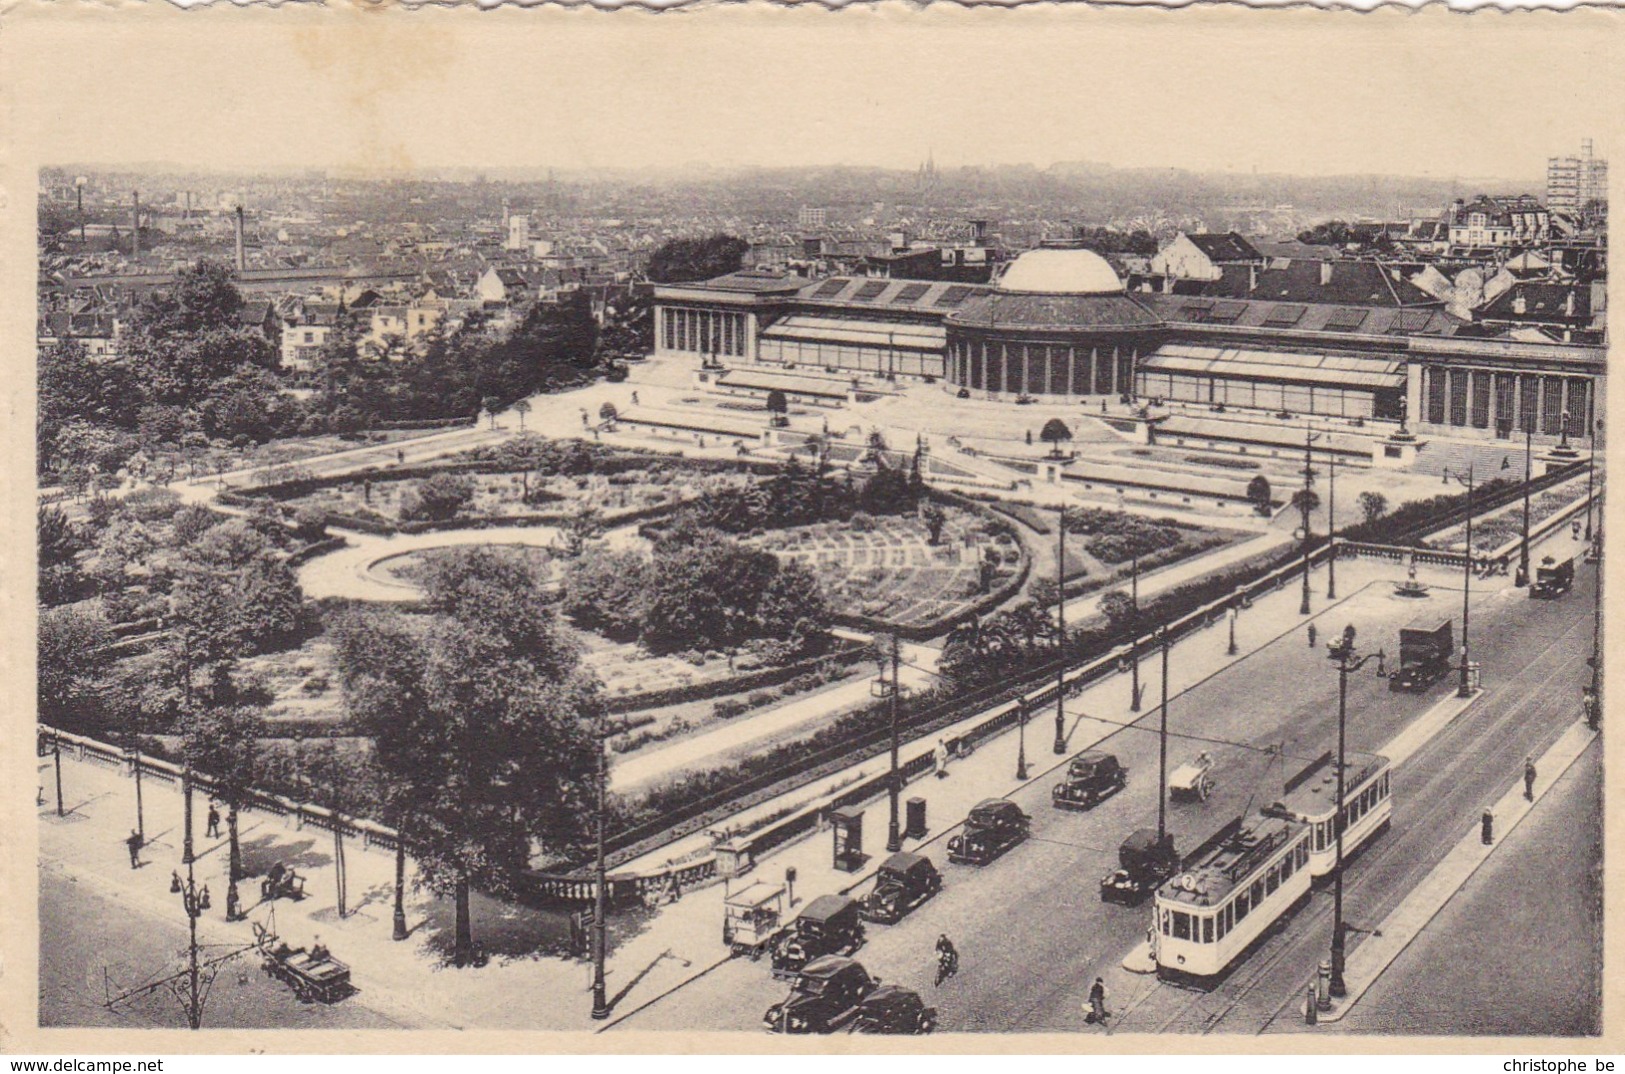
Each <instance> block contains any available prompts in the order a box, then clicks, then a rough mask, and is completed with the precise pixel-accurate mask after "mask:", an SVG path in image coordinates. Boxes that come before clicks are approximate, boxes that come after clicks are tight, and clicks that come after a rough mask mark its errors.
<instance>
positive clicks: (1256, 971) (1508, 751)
mask: <svg viewBox="0 0 1625 1074" xmlns="http://www.w3.org/2000/svg"><path fill="white" fill-rule="evenodd" d="M1584 625H1585V623H1584V621H1583V620H1575V621H1573V622H1571V623H1570V624H1569V625H1568V626H1567V627H1566V628H1565V629H1563V630H1562V631H1561V632H1559V633H1557V634H1556V635H1554V636H1552V637H1551V640H1550V641H1548V642H1547V644H1546V645H1545V646H1544V647H1543V648H1542V649H1541V650H1540V651H1539V652H1538V653H1536V654H1535V655H1534V656H1532V657H1531V658H1530V659H1528V660H1527V661H1526V662H1525V663H1524V666H1523V668H1522V669H1521V670H1520V671H1519V672H1518V673H1516V674H1515V675H1514V676H1513V677H1512V678H1511V679H1510V680H1508V681H1507V682H1506V684H1505V685H1504V686H1503V687H1502V688H1501V691H1500V692H1501V694H1502V696H1510V695H1511V694H1513V693H1516V694H1517V695H1518V696H1517V699H1516V700H1515V701H1513V702H1511V703H1510V705H1509V706H1508V707H1506V708H1505V709H1504V710H1502V711H1499V712H1496V713H1495V722H1494V724H1493V726H1491V727H1488V728H1484V729H1481V730H1479V731H1477V732H1476V737H1475V742H1474V743H1473V745H1475V746H1477V745H1479V744H1481V743H1482V741H1483V740H1485V739H1486V738H1487V739H1488V740H1489V741H1490V743H1491V749H1492V751H1493V757H1492V758H1491V760H1492V761H1493V768H1492V769H1491V770H1492V771H1499V772H1505V773H1508V776H1507V778H1508V779H1509V780H1510V779H1511V778H1512V775H1511V773H1514V772H1515V771H1519V770H1521V765H1516V764H1515V763H1514V761H1515V758H1516V756H1517V755H1518V754H1520V753H1523V754H1525V755H1528V754H1538V753H1541V752H1544V747H1545V746H1548V745H1550V743H1551V741H1555V739H1556V737H1557V736H1558V735H1560V734H1562V728H1558V729H1556V730H1554V731H1549V732H1548V733H1547V734H1545V735H1543V736H1542V738H1541V742H1540V745H1537V746H1531V745H1530V744H1529V743H1527V742H1525V741H1523V740H1521V739H1520V738H1518V736H1516V735H1513V734H1506V733H1499V732H1503V731H1505V730H1506V729H1507V728H1508V727H1515V726H1519V725H1522V724H1523V723H1524V722H1525V717H1526V716H1527V715H1528V714H1529V713H1530V712H1531V710H1533V709H1535V708H1537V707H1538V706H1541V705H1543V704H1547V703H1549V702H1550V699H1551V697H1552V696H1553V694H1552V691H1551V689H1550V687H1551V684H1552V683H1553V681H1554V680H1556V679H1558V678H1560V677H1562V676H1564V675H1572V674H1573V673H1574V671H1575V668H1576V665H1577V664H1581V663H1583V656H1581V655H1580V654H1579V653H1578V652H1576V653H1575V654H1574V655H1572V656H1570V657H1568V658H1565V659H1559V660H1558V662H1557V663H1556V665H1555V666H1552V667H1549V668H1547V667H1546V666H1545V664H1544V661H1545V659H1546V658H1547V657H1548V656H1549V654H1550V653H1551V652H1552V650H1553V649H1555V648H1557V647H1558V646H1560V645H1562V644H1564V643H1566V642H1570V641H1572V636H1573V635H1574V634H1575V632H1576V631H1577V630H1578V629H1579V628H1581V627H1583V626H1584ZM1537 669H1538V670H1539V672H1540V673H1539V674H1538V677H1536V678H1534V679H1533V681H1531V673H1532V672H1535V671H1536V670H1537ZM1485 700H1486V701H1493V700H1494V699H1493V698H1486V699H1485ZM1492 707H1493V706H1486V708H1492ZM1474 711H1475V710H1474V709H1468V710H1467V712H1468V713H1472V712H1474ZM1476 711H1478V712H1479V713H1482V712H1484V711H1485V708H1480V709H1477V710H1476ZM1467 726H1470V725H1468V724H1456V723H1454V722H1453V723H1452V724H1451V725H1448V726H1446V727H1445V728H1442V729H1441V730H1440V732H1439V734H1438V735H1435V736H1434V738H1433V739H1431V740H1430V741H1429V742H1428V743H1427V745H1425V746H1424V747H1422V749H1421V750H1418V751H1417V755H1422V754H1427V753H1430V752H1432V751H1433V750H1435V749H1443V744H1445V743H1447V742H1448V740H1449V738H1450V737H1451V736H1452V734H1453V733H1454V735H1456V736H1457V737H1459V736H1460V735H1461V734H1463V733H1464V732H1463V731H1461V730H1459V728H1464V727H1467ZM1417 755H1413V758H1412V760H1411V761H1409V762H1407V764H1406V765H1405V766H1404V769H1403V770H1396V773H1395V779H1396V781H1397V780H1400V779H1403V780H1406V781H1407V782H1408V781H1409V780H1411V779H1413V778H1416V779H1421V780H1422V783H1421V785H1420V787H1418V788H1416V793H1412V794H1408V795H1407V796H1406V797H1407V798H1408V799H1409V800H1411V801H1422V800H1432V796H1433V795H1437V796H1439V798H1440V800H1439V801H1437V802H1435V803H1434V804H1433V805H1432V807H1431V808H1430V810H1429V812H1430V813H1437V812H1439V811H1440V810H1443V811H1444V812H1446V813H1447V814H1448V815H1451V816H1454V815H1457V814H1458V813H1460V808H1459V806H1460V799H1463V798H1466V797H1467V796H1468V795H1471V796H1472V797H1473V798H1474V800H1476V799H1477V798H1478V797H1481V795H1480V793H1479V792H1478V790H1477V787H1476V786H1475V785H1473V784H1472V783H1470V782H1467V781H1464V780H1463V778H1462V777H1463V775H1482V774H1483V772H1484V770H1485V768H1486V762H1485V759H1484V757H1483V753H1482V751H1481V750H1478V749H1473V750H1463V751H1457V752H1455V753H1452V754H1450V755H1448V757H1447V758H1446V760H1445V762H1444V763H1443V764H1442V765H1439V766H1436V767H1434V768H1427V767H1425V766H1422V765H1418V764H1416V763H1415V758H1416V756H1417ZM1442 783H1444V784H1449V785H1453V788H1454V789H1450V787H1446V788H1445V789H1443V790H1441V789H1440V788H1441V784H1442ZM1463 815H1464V816H1467V815H1470V814H1463ZM1391 829H1392V824H1391V822H1390V831H1389V832H1387V833H1385V834H1387V835H1388V836H1389V838H1381V837H1379V838H1378V839H1377V840H1376V841H1375V842H1370V841H1368V842H1367V843H1365V844H1364V845H1363V846H1362V847H1361V848H1360V855H1359V858H1358V859H1357V864H1359V865H1360V866H1362V868H1360V869H1359V871H1358V873H1357V874H1355V875H1354V877H1353V879H1352V880H1351V878H1350V877H1349V876H1348V875H1345V877H1344V884H1345V899H1346V900H1347V899H1349V898H1351V897H1354V896H1357V895H1360V894H1364V893H1366V892H1368V891H1369V890H1371V888H1372V886H1373V885H1374V884H1377V885H1379V886H1380V887H1381V888H1383V889H1385V890H1389V891H1396V892H1400V893H1401V894H1400V895H1399V896H1398V898H1396V899H1393V900H1391V902H1392V905H1397V904H1398V902H1399V901H1400V899H1403V897H1404V896H1403V893H1404V892H1409V891H1410V890H1412V889H1413V888H1414V887H1415V886H1416V882H1417V881H1418V880H1419V879H1420V876H1422V875H1425V874H1426V872H1427V871H1428V870H1430V869H1432V868H1433V867H1434V866H1435V865H1436V864H1437V857H1436V856H1433V855H1432V854H1430V855H1429V858H1428V861H1427V862H1426V864H1425V865H1423V864H1422V863H1421V862H1420V860H1419V859H1417V858H1415V857H1413V858H1412V859H1411V860H1410V861H1409V862H1407V861H1406V859H1405V858H1404V857H1403V855H1402V851H1408V850H1410V849H1411V848H1410V845H1409V844H1408V843H1406V842H1405V841H1404V840H1403V839H1397V838H1392V835H1393V833H1392V830H1391ZM1462 830H1465V828H1463V829H1462ZM1458 837H1459V836H1458ZM1449 845H1451V844H1449V843H1446V844H1444V846H1445V848H1446V853H1448V846H1449ZM1406 865H1408V866H1409V868H1404V867H1405V866H1406ZM1385 866H1387V867H1389V868H1390V869H1394V867H1396V866H1397V867H1400V868H1402V869H1403V872H1404V874H1405V875H1404V877H1403V879H1402V880H1401V879H1400V878H1397V877H1396V878H1395V880H1399V882H1398V883H1393V882H1390V883H1387V884H1382V883H1381V876H1380V874H1381V873H1382V872H1383V870H1384V867H1385ZM1394 871H1398V869H1394ZM1325 893H1326V892H1325V890H1321V891H1314V890H1312V891H1311V892H1310V894H1309V895H1308V896H1307V897H1306V902H1305V903H1304V904H1300V905H1299V906H1298V907H1297V908H1296V909H1295V910H1294V911H1293V912H1292V913H1291V914H1290V915H1288V916H1285V917H1284V918H1283V919H1282V920H1281V921H1280V922H1278V923H1276V924H1275V925H1272V926H1271V928H1272V929H1273V930H1275V932H1274V934H1273V935H1272V936H1271V937H1270V939H1269V940H1267V941H1266V942H1265V944H1264V945H1262V946H1261V947H1260V949H1259V950H1257V951H1255V952H1254V954H1253V956H1252V957H1250V958H1248V959H1247V960H1246V962H1245V963H1244V965H1242V966H1240V967H1237V969H1236V970H1235V971H1233V972H1232V973H1231V975H1230V976H1229V977H1227V978H1226V979H1225V981H1224V982H1223V983H1222V984H1220V985H1219V986H1217V987H1216V988H1215V989H1213V990H1212V991H1209V992H1202V991H1199V990H1191V989H1186V990H1184V991H1187V992H1192V993H1193V994H1192V995H1191V996H1190V998H1189V999H1187V1000H1186V1001H1185V1002H1183V1003H1181V1004H1179V1005H1178V1006H1177V1008H1176V1009H1175V1010H1174V1011H1172V1012H1170V1013H1169V1015H1168V1016H1167V1017H1166V1018H1163V1019H1161V1020H1159V1021H1158V1022H1157V1023H1156V1024H1155V1026H1154V1028H1151V1027H1147V1028H1138V1027H1137V1028H1135V1029H1134V1030H1133V1031H1134V1032H1150V1033H1158V1034H1160V1033H1166V1032H1169V1031H1170V1030H1172V1029H1173V1027H1174V1026H1176V1025H1178V1024H1180V1023H1181V1022H1187V1023H1188V1022H1190V1021H1191V1015H1192V1014H1193V1013H1194V1012H1202V1014H1203V1016H1202V1017H1201V1018H1200V1021H1199V1025H1198V1026H1197V1027H1195V1028H1196V1031H1198V1032H1201V1033H1203V1034H1208V1033H1212V1032H1215V1031H1218V1030H1219V1029H1220V1026H1221V1024H1222V1023H1224V1022H1225V1020H1226V1019H1228V1018H1230V1016H1231V1015H1233V1014H1234V1013H1235V1012H1236V1010H1237V1009H1238V1008H1240V1007H1242V1005H1243V1004H1246V1003H1249V1002H1250V1001H1252V1000H1253V999H1255V998H1256V997H1255V995H1254V992H1255V991H1256V990H1258V989H1259V988H1260V986H1262V985H1263V984H1264V982H1265V980H1266V979H1267V978H1268V977H1269V976H1270V975H1271V973H1272V972H1273V971H1275V970H1276V969H1278V968H1279V967H1280V965H1281V964H1282V962H1283V961H1284V960H1285V959H1286V958H1287V957H1288V956H1289V955H1298V956H1300V957H1301V956H1302V955H1303V953H1304V952H1305V951H1306V950H1307V949H1309V948H1310V947H1311V946H1312V944H1311V942H1310V940H1309V937H1310V935H1312V934H1313V933H1314V932H1315V931H1316V930H1315V926H1317V925H1320V926H1325V925H1326V924H1327V921H1328V919H1329V918H1330V916H1331V914H1332V908H1331V906H1330V905H1329V900H1324V899H1322V900H1317V894H1325ZM1317 901H1318V902H1319V905H1318V906H1317V905H1316V903H1317ZM1386 901H1388V900H1385V902H1386ZM1392 905H1386V906H1383V907H1382V908H1381V909H1380V911H1378V912H1380V913H1381V914H1384V915H1385V914H1386V913H1387V912H1388V911H1389V910H1391V909H1392ZM1289 934H1290V935H1289ZM1271 948H1274V950H1271ZM1318 962H1319V959H1313V960H1312V962H1311V965H1314V964H1318ZM1243 974H1244V975H1245V976H1241V977H1240V979H1239V980H1238V975H1243ZM1168 994H1169V991H1168V990H1166V989H1162V988H1156V987H1153V988H1150V989H1147V990H1146V991H1145V992H1144V993H1143V994H1141V995H1140V996H1139V997H1137V999H1136V1000H1135V1001H1133V1002H1132V1003H1131V1005H1129V1006H1126V1007H1124V1008H1123V1009H1122V1010H1121V1011H1120V1014H1119V1019H1118V1021H1119V1025H1120V1026H1123V1025H1124V1024H1125V1023H1126V1022H1127V1016H1128V1015H1131V1014H1133V1013H1134V1012H1136V1011H1138V1010H1140V1009H1142V1008H1144V1007H1145V1006H1146V1005H1147V1004H1149V1003H1152V1002H1153V1000H1154V999H1155V998H1157V997H1159V996H1167V995H1168ZM1215 996H1222V997H1223V998H1222V999H1221V1000H1220V1003H1221V1007H1220V1009H1218V1010H1216V1011H1204V1010H1203V1008H1204V1006H1205V1004H1206V1002H1207V1001H1210V1000H1212V999H1213V997H1215ZM1297 998H1298V997H1297V995H1296V990H1295V989H1290V990H1288V991H1287V994H1286V996H1285V998H1284V999H1282V1000H1281V1001H1279V1002H1278V1003H1276V1004H1274V1005H1273V1007H1271V1008H1268V1014H1267V1016H1266V1017H1265V1018H1264V1020H1263V1022H1262V1023H1261V1024H1260V1025H1259V1027H1258V1028H1257V1029H1256V1030H1252V1032H1258V1033H1262V1032H1264V1031H1265V1030H1267V1029H1268V1028H1269V1027H1270V1026H1271V1025H1272V1024H1274V1022H1275V1021H1276V1020H1277V1019H1278V1018H1279V1017H1280V1015H1281V1012H1282V1011H1284V1010H1286V1009H1288V1008H1289V1007H1292V1006H1294V1005H1295V1002H1296V1000H1297ZM1127 1031H1129V1030H1127V1029H1121V1028H1120V1029H1119V1032H1127Z"/></svg>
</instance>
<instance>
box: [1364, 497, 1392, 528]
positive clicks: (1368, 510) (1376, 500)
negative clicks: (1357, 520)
mask: <svg viewBox="0 0 1625 1074" xmlns="http://www.w3.org/2000/svg"><path fill="white" fill-rule="evenodd" d="M1358 502H1359V504H1360V513H1361V514H1363V515H1364V516H1365V520H1366V522H1367V523H1371V522H1375V521H1377V519H1379V518H1381V517H1382V516H1383V515H1385V514H1387V513H1388V497H1386V496H1384V495H1383V494H1382V493H1380V492H1362V493H1360V495H1359V497H1358Z"/></svg>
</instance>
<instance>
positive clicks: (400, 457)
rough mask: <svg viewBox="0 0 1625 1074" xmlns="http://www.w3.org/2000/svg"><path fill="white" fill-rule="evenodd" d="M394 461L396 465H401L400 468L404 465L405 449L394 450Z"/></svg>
mask: <svg viewBox="0 0 1625 1074" xmlns="http://www.w3.org/2000/svg"><path fill="white" fill-rule="evenodd" d="M395 461H396V462H397V463H399V464H400V465H402V466H405V465H406V449H405V448H396V449H395Z"/></svg>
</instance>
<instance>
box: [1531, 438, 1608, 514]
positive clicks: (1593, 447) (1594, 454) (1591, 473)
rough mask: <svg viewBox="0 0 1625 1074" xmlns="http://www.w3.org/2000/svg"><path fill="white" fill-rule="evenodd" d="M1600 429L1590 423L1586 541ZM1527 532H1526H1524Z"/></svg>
mask: <svg viewBox="0 0 1625 1074" xmlns="http://www.w3.org/2000/svg"><path fill="white" fill-rule="evenodd" d="M1601 428H1602V422H1601V421H1594V422H1592V423H1591V465H1590V466H1589V467H1588V468H1587V469H1586V540H1587V541H1589V540H1591V490H1592V482H1593V480H1594V479H1595V477H1596V475H1597V432H1598V430H1600V429H1601ZM1526 532H1527V530H1526Z"/></svg>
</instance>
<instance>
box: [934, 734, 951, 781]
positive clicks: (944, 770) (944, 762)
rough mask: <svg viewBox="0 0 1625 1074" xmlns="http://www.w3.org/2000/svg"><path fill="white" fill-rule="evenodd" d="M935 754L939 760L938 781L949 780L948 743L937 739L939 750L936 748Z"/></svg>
mask: <svg viewBox="0 0 1625 1074" xmlns="http://www.w3.org/2000/svg"><path fill="white" fill-rule="evenodd" d="M935 753H936V759H937V778H938V779H947V778H948V743H946V742H944V741H943V740H942V739H940V738H939V739H937V748H936V751H935Z"/></svg>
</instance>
